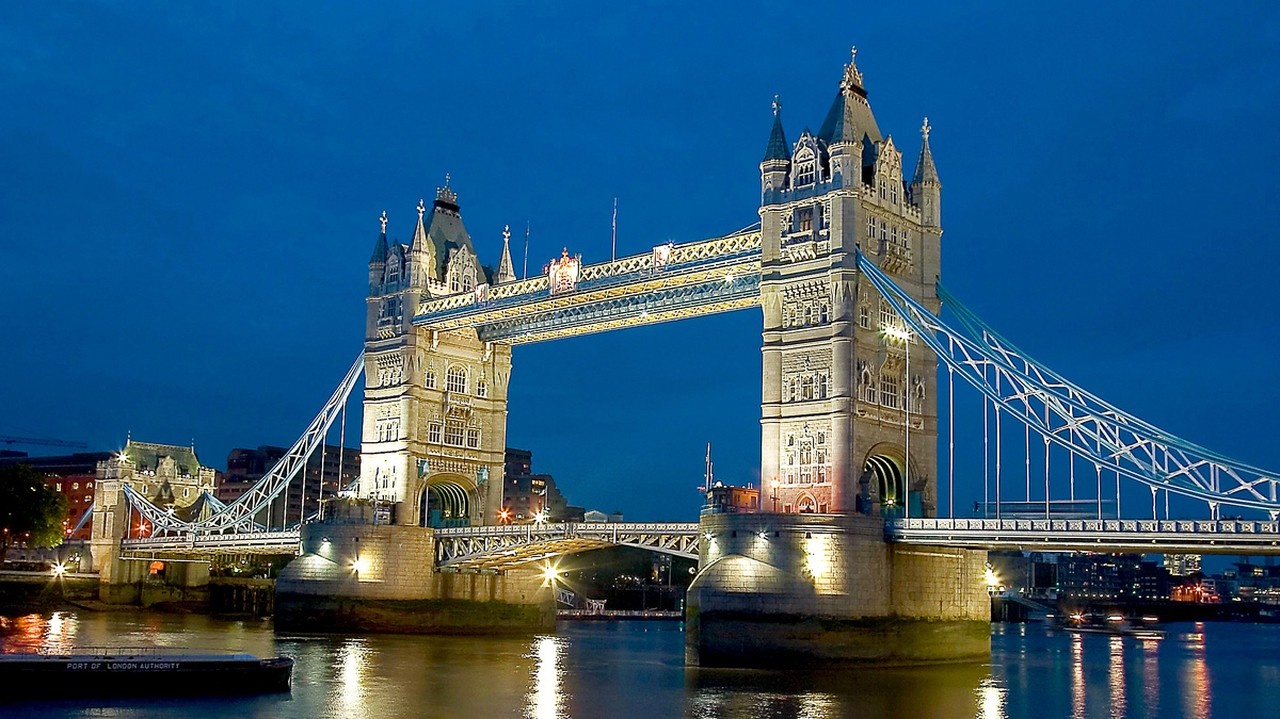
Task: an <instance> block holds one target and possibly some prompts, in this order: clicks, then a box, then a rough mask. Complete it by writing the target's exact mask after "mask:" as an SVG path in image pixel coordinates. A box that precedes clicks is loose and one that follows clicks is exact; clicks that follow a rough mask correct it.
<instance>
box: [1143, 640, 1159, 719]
mask: <svg viewBox="0 0 1280 719" xmlns="http://www.w3.org/2000/svg"><path fill="white" fill-rule="evenodd" d="M1142 702H1143V704H1145V705H1146V707H1145V708H1146V711H1147V713H1148V714H1151V715H1153V716H1154V715H1158V714H1159V713H1160V642H1158V641H1145V642H1143V643H1142Z"/></svg>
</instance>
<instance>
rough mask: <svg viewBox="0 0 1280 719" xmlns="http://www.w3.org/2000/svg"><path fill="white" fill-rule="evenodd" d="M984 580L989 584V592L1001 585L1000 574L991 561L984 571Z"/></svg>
mask: <svg viewBox="0 0 1280 719" xmlns="http://www.w3.org/2000/svg"><path fill="white" fill-rule="evenodd" d="M983 581H984V582H985V583H986V585H987V592H988V593H993V592H995V590H996V587H998V586H1000V576H999V575H998V574H996V570H995V569H994V568H992V566H991V563H990V562H988V563H987V568H986V570H985V571H984V572H983Z"/></svg>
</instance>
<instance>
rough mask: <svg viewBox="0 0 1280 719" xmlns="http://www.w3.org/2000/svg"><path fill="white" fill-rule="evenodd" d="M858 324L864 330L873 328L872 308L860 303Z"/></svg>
mask: <svg viewBox="0 0 1280 719" xmlns="http://www.w3.org/2000/svg"><path fill="white" fill-rule="evenodd" d="M858 326H859V327H861V328H862V329H864V330H869V329H871V308H870V307H867V306H866V305H858Z"/></svg>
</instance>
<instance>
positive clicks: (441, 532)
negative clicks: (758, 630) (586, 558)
mask: <svg viewBox="0 0 1280 719" xmlns="http://www.w3.org/2000/svg"><path fill="white" fill-rule="evenodd" d="M435 536H436V566H438V567H442V568H451V569H455V570H470V571H496V572H501V571H506V570H508V569H512V568H514V567H518V566H520V565H523V564H529V563H531V562H537V561H541V560H544V559H550V558H553V557H558V556H563V555H566V554H576V553H579V552H586V551H590V550H592V549H602V548H604V547H610V546H619V545H622V546H629V547H641V548H644V549H649V550H652V551H655V552H661V553H664V554H672V555H675V556H679V557H686V558H690V559H697V557H698V541H699V538H700V535H699V533H698V524H697V523H696V522H659V523H638V524H637V523H608V524H594V523H575V522H563V523H556V524H520V525H501V526H496V527H451V528H447V529H437V530H436V532H435Z"/></svg>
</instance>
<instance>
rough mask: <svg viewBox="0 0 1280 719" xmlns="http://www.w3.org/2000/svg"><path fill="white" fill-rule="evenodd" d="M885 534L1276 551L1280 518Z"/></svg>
mask: <svg viewBox="0 0 1280 719" xmlns="http://www.w3.org/2000/svg"><path fill="white" fill-rule="evenodd" d="M885 538H886V539H887V540H889V541H891V542H900V543H905V544H927V545H934V546H946V547H967V548H971V549H988V550H993V549H1016V550H1022V551H1040V552H1045V551H1052V552H1126V553H1135V554H1141V553H1147V554H1151V553H1161V554H1164V553H1170V554H1241V555H1262V554H1280V522H1262V521H1252V520H1215V521H1200V520H1189V519H1169V520H1154V519H893V520H889V521H887V522H886V523H885Z"/></svg>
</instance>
